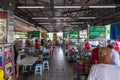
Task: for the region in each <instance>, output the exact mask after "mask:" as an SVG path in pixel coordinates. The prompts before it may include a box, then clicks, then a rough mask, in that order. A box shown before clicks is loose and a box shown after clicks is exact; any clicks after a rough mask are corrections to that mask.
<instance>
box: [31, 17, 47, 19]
mask: <svg viewBox="0 0 120 80" xmlns="http://www.w3.org/2000/svg"><path fill="white" fill-rule="evenodd" d="M32 19H49V18H48V17H33V18H32Z"/></svg>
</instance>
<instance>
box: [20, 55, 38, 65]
mask: <svg viewBox="0 0 120 80" xmlns="http://www.w3.org/2000/svg"><path fill="white" fill-rule="evenodd" d="M37 59H38V57H31V56H27V57H25V58H23V59H22V60H21V62H20V65H33V64H34V63H35V62H36V61H37Z"/></svg>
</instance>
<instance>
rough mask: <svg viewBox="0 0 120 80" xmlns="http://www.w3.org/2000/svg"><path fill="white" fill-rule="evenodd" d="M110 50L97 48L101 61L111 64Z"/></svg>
mask: <svg viewBox="0 0 120 80" xmlns="http://www.w3.org/2000/svg"><path fill="white" fill-rule="evenodd" d="M112 56H113V55H112V51H111V49H110V48H107V47H102V48H100V49H99V59H100V61H101V63H105V64H111V59H112Z"/></svg>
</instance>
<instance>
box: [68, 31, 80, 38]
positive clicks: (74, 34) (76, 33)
mask: <svg viewBox="0 0 120 80" xmlns="http://www.w3.org/2000/svg"><path fill="white" fill-rule="evenodd" d="M69 38H71V39H76V38H79V30H72V31H69Z"/></svg>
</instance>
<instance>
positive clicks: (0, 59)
mask: <svg viewBox="0 0 120 80" xmlns="http://www.w3.org/2000/svg"><path fill="white" fill-rule="evenodd" d="M2 55H3V54H2V47H0V68H2V67H3V63H2V62H3V60H2V59H3V57H2Z"/></svg>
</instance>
